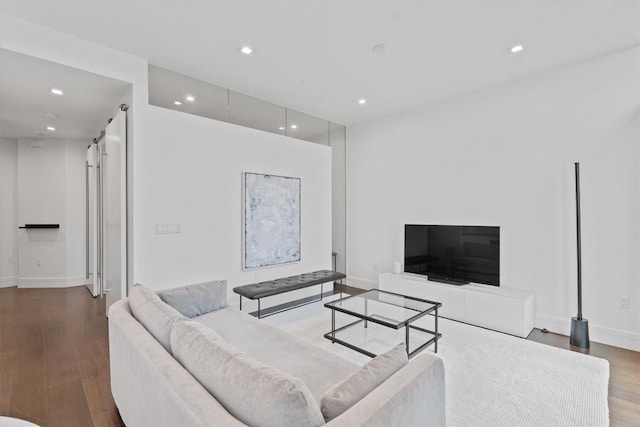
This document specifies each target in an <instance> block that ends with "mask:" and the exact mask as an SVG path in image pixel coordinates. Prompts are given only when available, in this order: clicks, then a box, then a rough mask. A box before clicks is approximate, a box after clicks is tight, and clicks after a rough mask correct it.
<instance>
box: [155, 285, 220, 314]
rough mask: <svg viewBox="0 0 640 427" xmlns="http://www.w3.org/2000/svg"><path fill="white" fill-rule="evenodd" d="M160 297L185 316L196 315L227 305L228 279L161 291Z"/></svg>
mask: <svg viewBox="0 0 640 427" xmlns="http://www.w3.org/2000/svg"><path fill="white" fill-rule="evenodd" d="M159 295H160V298H161V299H162V300H163V301H164V302H166V303H167V304H169V305H170V306H171V307H173V308H175V309H176V310H178V311H179V312H180V313H181V314H182V315H183V316H186V317H189V318H191V317H196V316H201V315H203V314H206V313H209V312H210V311H214V310H218V309H221V308H224V307H226V306H227V281H226V280H219V281H216V282H204V283H196V284H193V285H188V286H182V287H180V288H175V289H167V290H166V291H162V292H160V293H159Z"/></svg>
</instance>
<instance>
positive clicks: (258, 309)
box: [258, 298, 260, 319]
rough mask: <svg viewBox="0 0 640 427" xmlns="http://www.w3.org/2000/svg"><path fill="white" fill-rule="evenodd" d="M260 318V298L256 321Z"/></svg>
mask: <svg viewBox="0 0 640 427" xmlns="http://www.w3.org/2000/svg"><path fill="white" fill-rule="evenodd" d="M259 318H260V298H258V319H259Z"/></svg>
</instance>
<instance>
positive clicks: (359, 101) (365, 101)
mask: <svg viewBox="0 0 640 427" xmlns="http://www.w3.org/2000/svg"><path fill="white" fill-rule="evenodd" d="M366 103H367V100H366V99H364V98H361V99H358V104H360V105H364V104H366Z"/></svg>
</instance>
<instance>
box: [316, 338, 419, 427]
mask: <svg viewBox="0 0 640 427" xmlns="http://www.w3.org/2000/svg"><path fill="white" fill-rule="evenodd" d="M408 362H409V359H408V357H407V348H406V347H405V345H404V344H400V345H398V346H396V347H394V348H392V349H391V350H389V351H388V352H386V353H384V354H381V355H379V356H377V357H375V358H374V359H372V360H371V361H370V362H369V363H367V364H366V365H364V366H363V367H362V368H361V369H360V370H359V371H357V372H355V373H353V374H352V375H351V376H349V377H347V378H345V379H344V380H342V381H341V382H339V383H338V384H336V385H335V386H333V387H332V388H330V389H329V390H327V392H326V393H325V394H323V395H322V397H321V399H320V410H321V411H322V415H323V416H324V419H325V420H326V421H327V422H329V421H330V420H332V419H334V418H335V417H337V416H338V415H340V414H342V413H343V412H344V411H346V410H347V409H349V408H350V407H352V406H353V405H354V404H356V403H357V402H358V401H360V400H361V399H362V398H363V397H365V396H366V395H367V394H369V393H370V392H372V391H373V389H375V388H376V387H378V386H379V385H380V384H382V383H383V382H385V381H386V379H387V378H389V377H390V376H391V375H393V374H395V373H396V372H397V371H398V370H399V369H400V368H402V367H403V366H404V365H406V364H407V363H408Z"/></svg>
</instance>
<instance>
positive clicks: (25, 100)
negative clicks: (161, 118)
mask: <svg viewBox="0 0 640 427" xmlns="http://www.w3.org/2000/svg"><path fill="white" fill-rule="evenodd" d="M0 64H1V66H0V135H1V136H2V137H4V138H53V139H71V140H80V141H86V142H87V143H89V142H90V141H91V140H92V139H93V138H95V137H96V136H98V134H99V133H100V131H101V130H102V129H104V128H105V126H106V125H107V119H108V118H109V117H112V116H113V114H115V112H116V111H117V110H118V105H119V104H120V100H121V99H122V98H123V96H124V95H125V93H126V90H127V88H128V87H129V86H130V84H129V83H125V82H121V81H119V80H114V79H110V78H107V77H104V76H99V75H97V74H92V73H88V72H86V71H81V70H77V69H75V68H70V67H67V66H64V65H60V64H55V63H53V62H49V61H44V60H41V59H38V58H33V57H30V56H26V55H21V54H18V53H15V52H12V51H9V50H6V49H0ZM51 88H59V89H62V90H63V92H64V94H63V95H62V96H58V95H53V94H52V93H51ZM45 113H54V114H56V116H57V117H56V118H47V117H45ZM47 126H53V127H54V128H55V129H56V130H55V131H54V132H52V131H48V130H47V129H46V127H47ZM39 134H40V135H39Z"/></svg>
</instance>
